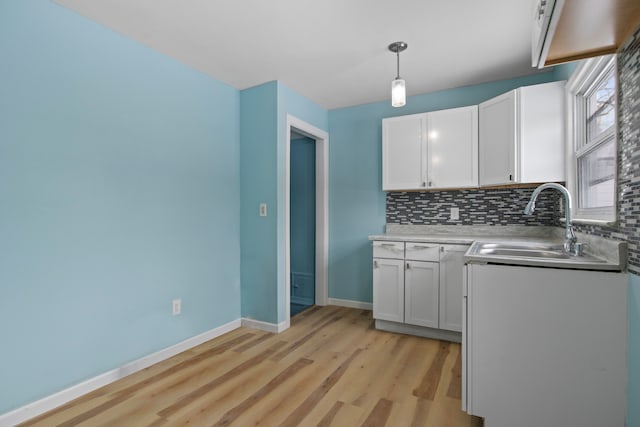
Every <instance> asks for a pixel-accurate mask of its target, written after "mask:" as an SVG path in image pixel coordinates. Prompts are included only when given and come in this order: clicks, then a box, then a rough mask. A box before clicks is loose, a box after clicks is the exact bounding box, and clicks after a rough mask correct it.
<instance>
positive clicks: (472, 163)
mask: <svg viewBox="0 0 640 427" xmlns="http://www.w3.org/2000/svg"><path fill="white" fill-rule="evenodd" d="M427 129H428V131H427V140H428V144H427V145H428V149H427V151H428V155H427V160H428V162H427V186H428V187H430V188H464V187H477V186H478V107H477V106H476V105H473V106H471V107H463V108H454V109H451V110H442V111H434V112H432V113H428V114H427Z"/></svg>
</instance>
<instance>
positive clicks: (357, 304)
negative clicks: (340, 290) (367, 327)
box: [327, 298, 373, 310]
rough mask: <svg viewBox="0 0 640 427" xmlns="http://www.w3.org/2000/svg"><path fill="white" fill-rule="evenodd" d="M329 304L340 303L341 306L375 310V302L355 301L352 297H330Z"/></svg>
mask: <svg viewBox="0 0 640 427" xmlns="http://www.w3.org/2000/svg"><path fill="white" fill-rule="evenodd" d="M327 302H328V304H329V305H338V306H340V307H349V308H359V309H361V310H373V304H371V303H370V302H362V301H353V300H350V299H338V298H329V300H328V301H327Z"/></svg>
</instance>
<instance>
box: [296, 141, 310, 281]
mask: <svg viewBox="0 0 640 427" xmlns="http://www.w3.org/2000/svg"><path fill="white" fill-rule="evenodd" d="M290 218H291V272H293V273H306V274H311V275H314V274H315V262H316V246H315V245H316V238H315V236H316V144H315V141H314V140H313V139H311V138H304V137H303V138H298V139H295V140H294V139H292V140H291V215H290Z"/></svg>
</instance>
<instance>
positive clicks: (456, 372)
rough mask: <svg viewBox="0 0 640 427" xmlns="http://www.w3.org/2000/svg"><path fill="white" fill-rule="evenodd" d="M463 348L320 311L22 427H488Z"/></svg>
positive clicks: (165, 365) (209, 347)
mask: <svg viewBox="0 0 640 427" xmlns="http://www.w3.org/2000/svg"><path fill="white" fill-rule="evenodd" d="M460 366H461V358H460V345H459V344H453V343H448V342H444V341H435V340H428V339H425V338H419V337H413V336H407V335H398V334H392V333H387V332H382V331H377V330H375V329H374V328H373V319H372V317H371V312H370V311H362V310H356V309H350V308H343V307H332V306H329V307H322V308H320V307H313V308H311V309H309V310H306V311H304V312H303V313H301V314H299V315H298V316H296V317H294V318H293V319H292V325H291V328H290V329H288V330H287V331H285V332H283V333H281V334H271V333H266V332H262V331H257V330H253V329H247V328H240V329H236V330H234V331H232V332H230V333H227V334H225V335H223V336H221V337H218V338H216V339H214V340H211V341H208V342H206V343H204V344H202V345H200V346H198V347H194V348H192V349H190V350H188V351H185V352H183V353H180V354H178V355H176V356H174V357H172V358H171V359H167V360H165V361H163V362H161V363H158V364H156V365H154V366H151V367H149V368H147V369H144V370H142V371H140V372H137V373H135V374H133V375H130V376H128V377H126V378H123V379H122V380H120V381H117V382H115V383H113V384H110V385H108V386H106V387H103V388H101V389H98V390H96V391H94V392H92V393H89V394H87V395H85V396H83V397H81V398H79V399H76V400H74V401H72V402H70V403H69V404H67V405H64V406H62V407H60V408H57V409H55V410H53V411H51V412H49V413H47V414H44V415H42V416H40V417H38V418H35V419H33V420H30V421H28V422H26V423H23V424H21V425H22V426H160V425H166V426H174V425H176V426H177V425H190V426H226V425H234V426H252V425H262V426H313V427H315V426H371V427H373V426H389V427H401V426H411V427H416V426H434V427H445V426H455V427H457V426H480V425H482V423H481V420H480V419H477V418H474V417H470V416H468V415H466V414H465V413H463V412H462V411H461V410H460V393H461V378H460V374H461V369H460Z"/></svg>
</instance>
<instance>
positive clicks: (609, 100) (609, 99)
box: [586, 68, 616, 144]
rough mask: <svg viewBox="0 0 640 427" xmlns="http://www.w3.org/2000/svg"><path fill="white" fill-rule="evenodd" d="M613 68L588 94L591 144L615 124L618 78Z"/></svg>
mask: <svg viewBox="0 0 640 427" xmlns="http://www.w3.org/2000/svg"><path fill="white" fill-rule="evenodd" d="M613 71H614V70H613V68H612V69H611V70H610V71H609V72H608V73H607V75H606V76H605V77H604V79H602V80H601V81H600V83H598V85H597V86H596V87H595V89H594V90H593V91H592V92H591V93H589V94H588V95H587V96H586V101H587V141H586V143H587V144H589V143H590V142H592V141H593V140H595V139H596V138H598V136H600V135H602V134H603V133H604V132H605V131H607V130H608V129H610V128H611V127H612V126H613V125H614V124H615V119H616V79H615V74H614V72H613Z"/></svg>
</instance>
